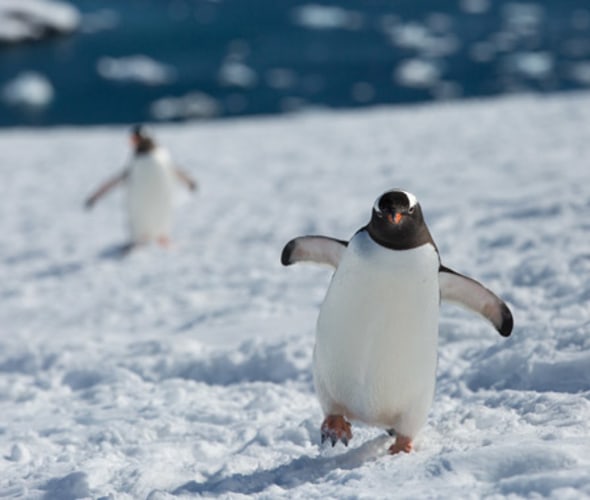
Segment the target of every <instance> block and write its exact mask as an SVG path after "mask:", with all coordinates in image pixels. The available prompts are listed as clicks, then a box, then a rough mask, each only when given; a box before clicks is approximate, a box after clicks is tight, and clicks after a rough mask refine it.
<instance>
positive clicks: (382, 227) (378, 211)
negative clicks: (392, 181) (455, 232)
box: [367, 189, 434, 250]
mask: <svg viewBox="0 0 590 500" xmlns="http://www.w3.org/2000/svg"><path fill="white" fill-rule="evenodd" d="M367 230H368V231H369V234H370V235H371V238H373V239H374V240H375V241H376V242H377V243H379V244H380V245H382V246H385V247H387V248H393V249H395V250H407V249H410V248H415V247H418V246H421V245H423V244H425V243H432V244H434V242H433V241H432V237H431V236H430V233H429V231H428V228H427V227H426V223H425V222H424V217H423V215H422V209H421V208H420V204H419V203H418V200H417V199H416V197H415V196H414V195H413V194H412V193H408V192H407V191H401V190H399V189H393V190H391V191H387V192H386V193H383V194H382V195H381V196H380V197H379V198H378V199H377V201H375V204H374V205H373V213H372V215H371V221H370V222H369V224H368V225H367Z"/></svg>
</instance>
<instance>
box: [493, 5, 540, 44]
mask: <svg viewBox="0 0 590 500" xmlns="http://www.w3.org/2000/svg"><path fill="white" fill-rule="evenodd" d="M502 14H503V17H504V22H505V24H506V26H507V28H508V30H509V31H511V32H513V33H516V34H518V35H521V36H530V35H534V34H536V33H538V32H539V31H540V30H541V24H542V22H543V15H544V9H543V7H542V6H541V5H537V4H534V3H508V4H506V5H505V6H504V8H503V10H502Z"/></svg>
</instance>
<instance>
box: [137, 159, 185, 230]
mask: <svg viewBox="0 0 590 500" xmlns="http://www.w3.org/2000/svg"><path fill="white" fill-rule="evenodd" d="M173 180H174V179H173V171H172V167H171V166H170V165H168V164H167V163H165V162H161V161H156V159H155V158H153V157H151V156H146V157H145V158H137V159H136V160H135V161H134V163H133V164H132V166H131V171H130V178H129V186H128V209H129V225H130V229H131V237H132V239H133V240H134V241H147V240H152V239H155V238H160V237H167V236H168V235H169V232H170V226H171V222H172V198H173V188H174V185H173Z"/></svg>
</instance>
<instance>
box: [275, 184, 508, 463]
mask: <svg viewBox="0 0 590 500" xmlns="http://www.w3.org/2000/svg"><path fill="white" fill-rule="evenodd" d="M281 261H282V263H283V264H284V265H290V264H293V263H295V262H300V261H312V262H317V263H323V264H328V265H330V266H333V267H334V268H336V270H335V272H334V275H333V277H332V281H331V284H330V287H329V289H328V291H327V294H326V297H325V299H324V302H323V304H322V306H321V309H320V313H319V317H318V321H317V331H316V343H315V348H314V353H313V374H314V383H315V387H316V392H317V395H318V398H319V400H320V404H321V406H322V409H323V412H324V415H325V419H324V421H323V423H322V426H321V436H322V442H324V441H325V440H330V441H331V442H332V446H334V445H335V443H336V442H338V441H342V442H343V443H344V444H345V445H347V444H348V441H349V440H350V439H351V438H352V432H351V424H350V420H357V421H360V422H364V423H366V424H368V425H372V426H377V427H381V428H383V429H385V430H387V431H388V432H389V433H390V434H391V435H394V434H395V436H396V438H395V442H394V443H393V444H392V445H391V447H390V448H389V451H390V453H392V454H394V453H398V452H400V451H404V452H409V451H410V450H411V449H412V442H413V439H414V437H415V436H416V434H417V433H418V431H419V429H420V428H421V427H422V426H423V425H424V423H425V422H426V418H427V415H428V412H429V410H430V406H431V403H432V399H433V396H434V386H435V378H436V364H437V341H438V318H439V304H440V300H441V299H442V300H448V301H453V302H457V303H459V304H462V305H464V306H466V307H467V308H469V309H471V310H473V311H475V312H476V313H478V314H480V315H481V316H483V317H484V318H486V319H487V320H489V321H490V322H491V323H492V325H493V326H494V327H495V328H496V330H497V331H498V332H499V333H500V334H501V335H502V336H504V337H507V336H509V335H510V333H511V331H512V326H513V319H512V314H511V313H510V310H509V309H508V307H507V306H506V304H505V303H504V302H503V301H502V300H501V299H500V298H498V297H497V296H496V295H494V293H492V292H491V291H490V290H488V289H487V288H485V287H484V286H482V285H481V284H480V283H478V282H477V281H475V280H473V279H471V278H468V277H466V276H463V275H461V274H459V273H457V272H455V271H453V270H451V269H449V268H448V267H445V266H443V265H442V264H441V262H440V257H439V253H438V250H437V248H436V245H435V243H434V241H433V239H432V236H431V235H430V232H429V230H428V227H427V226H426V223H425V222H424V218H423V215H422V210H421V208H420V204H419V203H418V201H417V200H416V197H415V196H414V195H412V194H411V193H408V192H406V191H401V190H397V189H396V190H391V191H388V192H386V193H384V194H383V195H381V196H380V197H379V198H378V199H377V201H376V202H375V204H374V206H373V211H372V215H371V220H370V222H369V223H368V224H367V225H366V226H365V227H363V228H361V229H360V230H359V231H358V232H357V233H356V234H355V235H354V236H353V238H352V239H351V240H350V241H349V242H346V241H342V240H337V239H333V238H329V237H325V236H303V237H299V238H295V239H293V240H291V241H290V242H289V243H287V245H286V246H285V248H284V249H283V253H282V256H281Z"/></svg>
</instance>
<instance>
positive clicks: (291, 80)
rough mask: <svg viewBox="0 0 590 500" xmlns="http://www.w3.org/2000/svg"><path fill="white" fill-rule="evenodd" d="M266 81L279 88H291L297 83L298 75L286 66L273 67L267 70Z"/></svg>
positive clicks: (272, 86)
mask: <svg viewBox="0 0 590 500" xmlns="http://www.w3.org/2000/svg"><path fill="white" fill-rule="evenodd" d="M265 77H266V83H267V84H268V86H269V87H271V88H273V89H277V90H284V89H289V88H291V87H293V86H294V85H295V81H296V79H297V75H296V74H295V72H294V71H293V70H290V69H286V68H273V69H269V70H268V71H267V72H266V75H265Z"/></svg>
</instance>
